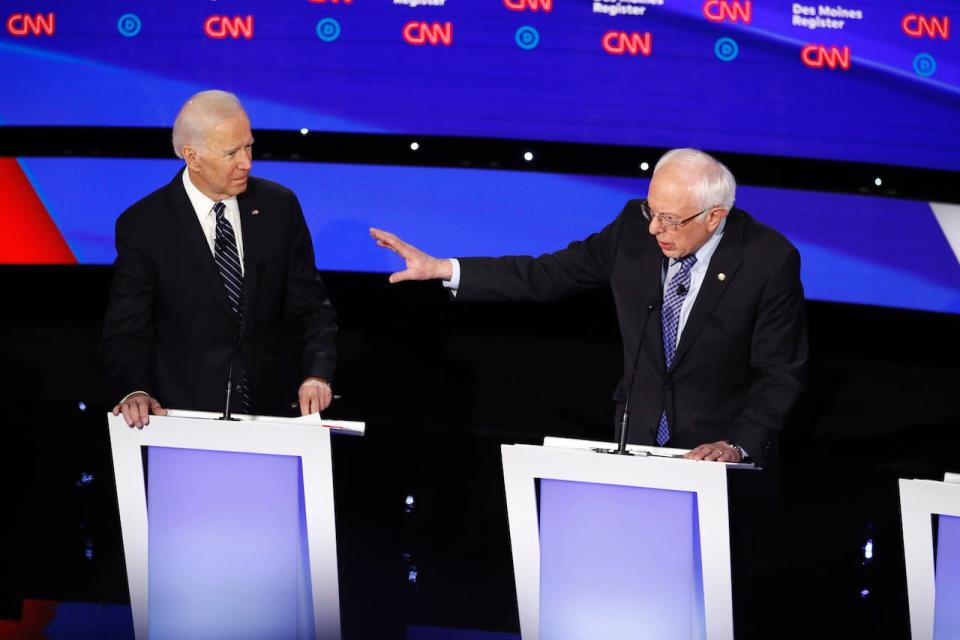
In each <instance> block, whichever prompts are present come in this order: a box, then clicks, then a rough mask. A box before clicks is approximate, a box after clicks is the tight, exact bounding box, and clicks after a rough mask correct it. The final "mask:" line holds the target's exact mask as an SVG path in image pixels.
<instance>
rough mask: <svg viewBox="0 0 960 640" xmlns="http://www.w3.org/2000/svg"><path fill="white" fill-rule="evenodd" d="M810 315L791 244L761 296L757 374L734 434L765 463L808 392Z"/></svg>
mask: <svg viewBox="0 0 960 640" xmlns="http://www.w3.org/2000/svg"><path fill="white" fill-rule="evenodd" d="M804 315H805V314H804V297H803V285H802V284H801V282H800V254H799V253H798V252H797V250H796V249H795V248H793V247H791V248H790V251H789V252H788V253H787V254H786V256H785V257H784V258H783V260H782V261H781V263H780V264H779V265H778V266H777V267H776V268H775V269H774V270H773V271H772V273H771V276H770V279H769V280H768V281H767V285H766V287H765V288H764V292H763V295H762V296H761V299H760V303H759V306H758V310H757V315H756V322H755V324H754V328H753V337H752V340H751V346H750V366H751V368H752V371H753V375H752V380H751V383H750V388H749V391H748V393H747V401H746V404H745V406H744V408H743V410H742V411H741V413H740V415H739V416H738V417H737V419H736V420H735V421H734V425H733V433H732V436H731V437H732V439H733V441H734V442H736V443H737V444H739V445H741V446H742V447H743V448H744V449H746V450H747V452H748V453H749V454H750V455H751V457H753V458H754V459H755V460H756V461H757V462H758V463H760V464H761V465H762V464H764V460H765V458H766V456H767V454H768V453H769V452H770V449H771V447H772V446H773V442H774V441H775V440H776V438H777V437H778V435H779V432H780V431H781V430H782V429H783V425H784V423H785V422H786V420H787V417H788V415H789V413H790V411H791V410H792V409H793V407H794V405H795V404H796V403H797V400H798V399H799V398H800V394H801V393H802V392H803V388H804V384H805V377H806V368H807V331H806V320H805V317H804Z"/></svg>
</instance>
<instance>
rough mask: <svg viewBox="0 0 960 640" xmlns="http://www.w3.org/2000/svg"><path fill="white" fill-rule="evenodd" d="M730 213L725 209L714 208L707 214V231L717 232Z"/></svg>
mask: <svg viewBox="0 0 960 640" xmlns="http://www.w3.org/2000/svg"><path fill="white" fill-rule="evenodd" d="M728 213H730V212H729V211H727V210H726V209H724V208H723V207H714V208H713V209H711V210H710V211H709V212H707V229H709V230H710V233H713V232H714V231H716V230H717V227H719V226H720V221H721V220H723V219H724V218H726V217H727V214H728Z"/></svg>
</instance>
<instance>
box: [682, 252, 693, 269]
mask: <svg viewBox="0 0 960 640" xmlns="http://www.w3.org/2000/svg"><path fill="white" fill-rule="evenodd" d="M679 262H680V270H681V271H689V270H690V269H691V268H693V265H694V264H696V262H697V256H696V254H694V253H689V254H687V255H685V256H683V257H682V258H680V260H679Z"/></svg>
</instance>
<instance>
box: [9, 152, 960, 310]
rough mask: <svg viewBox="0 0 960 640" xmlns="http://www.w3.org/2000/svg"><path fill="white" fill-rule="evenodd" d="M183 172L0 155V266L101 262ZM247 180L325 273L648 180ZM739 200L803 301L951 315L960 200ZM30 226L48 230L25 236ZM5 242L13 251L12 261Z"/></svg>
mask: <svg viewBox="0 0 960 640" xmlns="http://www.w3.org/2000/svg"><path fill="white" fill-rule="evenodd" d="M180 166H181V162H180V161H177V160H143V159H141V160H128V159H124V160H119V159H91V158H21V159H19V160H14V159H9V158H8V159H0V179H2V180H4V181H7V182H9V183H11V184H21V185H24V187H23V188H24V189H27V190H28V191H29V192H28V193H23V194H17V196H16V197H17V198H19V199H22V200H26V201H33V202H34V203H36V206H35V207H34V208H32V209H30V210H29V212H28V213H24V214H22V215H19V218H18V219H20V220H21V221H22V224H21V225H20V226H16V225H9V224H8V226H7V228H6V229H5V233H4V234H2V235H0V238H2V239H0V263H3V262H40V263H44V262H73V261H76V262H79V263H83V264H109V263H111V262H112V261H113V259H114V257H115V253H114V247H113V226H114V221H115V219H116V217H117V216H118V215H119V214H120V213H121V212H122V211H123V210H124V209H125V208H127V207H128V206H129V205H130V204H132V203H133V202H135V201H136V200H138V199H140V198H142V197H143V196H144V195H146V194H148V193H150V192H152V191H154V190H155V189H157V188H159V187H161V186H163V185H164V184H166V183H168V182H169V181H170V180H171V179H173V178H174V176H175V175H176V173H177V171H178V170H179V168H180ZM10 172H15V173H19V176H20V177H21V178H22V180H20V181H17V180H14V179H13V178H10V177H9V176H8V175H7V174H8V173H10ZM254 174H255V175H259V176H260V177H263V178H269V179H271V180H275V181H277V182H280V183H281V184H284V185H286V186H288V187H290V188H291V189H293V190H294V191H295V192H296V193H297V195H298V196H299V198H300V201H301V203H302V205H303V208H304V212H305V215H306V217H307V222H308V223H309V225H310V229H311V232H312V234H313V240H314V245H315V248H316V256H317V266H318V267H319V268H320V269H323V270H335V271H372V272H388V271H394V270H398V269H400V268H402V267H401V263H400V261H399V258H397V257H396V256H395V255H394V254H393V253H391V252H389V251H385V250H383V249H379V248H377V247H376V246H375V245H374V243H373V241H372V240H371V239H370V238H369V236H368V234H367V229H368V227H370V226H376V227H381V228H385V229H388V230H391V231H394V232H396V233H397V234H399V235H400V236H401V237H404V238H405V239H407V240H409V241H410V242H412V243H414V244H417V245H419V246H420V247H422V248H423V249H424V250H426V251H428V252H431V253H433V254H435V255H459V256H469V255H503V254H514V253H525V254H535V255H536V254H539V253H543V252H546V251H551V250H555V249H558V248H561V247H564V246H566V245H567V243H569V242H570V241H571V240H575V239H579V238H583V237H585V236H587V235H589V234H590V233H592V232H594V231H596V230H598V229H600V228H601V227H603V225H605V224H607V223H608V222H610V221H611V220H612V219H613V218H614V217H615V216H616V215H617V213H619V211H620V209H621V208H622V207H623V205H624V203H625V202H626V201H627V200H629V199H631V198H636V197H643V196H645V195H646V191H647V185H648V180H645V179H634V178H611V177H596V176H578V175H568V174H550V173H535V172H528V171H494V170H481V169H450V168H429V167H396V166H376V165H362V166H360V165H347V164H319V163H303V162H301V163H298V162H274V161H262V162H257V163H256V164H255V165H254ZM14 178H16V176H14ZM8 195H9V194H8ZM9 197H11V198H13V197H14V196H13V195H9ZM737 204H738V205H739V206H740V207H742V208H743V209H746V210H747V211H749V212H751V213H752V214H753V215H755V216H756V217H757V218H759V219H760V220H761V221H763V222H765V223H767V224H769V225H771V226H773V227H774V228H776V229H779V230H780V231H782V232H783V233H784V234H786V235H787V237H789V238H790V239H791V240H792V241H793V243H794V244H796V245H797V247H798V248H799V250H800V254H801V256H802V262H803V271H802V276H803V282H804V287H805V289H806V293H807V297H808V298H811V299H814V300H826V301H832V302H848V303H856V304H870V305H879V306H888V307H902V308H908V309H919V310H927V311H940V312H949V313H960V261H958V255H960V253H958V252H960V206H957V205H942V204H935V203H928V202H919V201H912V200H891V199H886V198H879V197H874V196H852V195H838V194H827V193H817V192H812V191H796V190H788V189H773V188H760V187H747V186H743V187H740V188H739V189H738V193H737ZM31 216H32V217H31ZM28 223H29V224H28ZM35 228H41V229H45V230H47V231H48V233H46V234H44V235H37V234H34V233H33V230H34V229H35ZM51 229H52V230H53V232H52V233H50V232H49V230H51ZM31 234H33V235H31ZM5 247H17V249H16V251H17V252H18V253H17V254H16V255H17V257H18V259H12V258H11V257H10V255H9V254H5V253H4V251H5ZM31 247H34V248H36V255H37V256H38V257H37V258H35V259H31V257H30V255H28V254H30V253H31V251H30V249H31ZM58 250H59V251H60V253H57V251H58ZM51 254H52V255H54V256H62V257H63V259H62V260H57V259H50V258H49V257H47V256H49V255H51ZM25 255H26V258H24V256H25Z"/></svg>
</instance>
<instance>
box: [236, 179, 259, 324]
mask: <svg viewBox="0 0 960 640" xmlns="http://www.w3.org/2000/svg"><path fill="white" fill-rule="evenodd" d="M248 185H249V186H248V187H247V190H246V191H244V192H243V193H241V194H240V195H238V196H237V206H238V207H239V208H240V234H241V236H242V237H243V264H244V268H243V271H244V273H243V296H244V306H245V307H246V310H250V309H252V308H253V307H254V306H255V305H256V296H257V294H258V291H257V284H258V281H259V278H258V276H257V274H256V273H255V271H256V269H257V268H258V267H257V265H259V264H260V263H261V257H262V253H263V251H262V250H263V246H262V241H263V233H261V232H260V231H259V229H258V227H259V225H260V221H261V218H260V210H259V209H258V208H257V207H258V206H259V205H258V204H257V197H256V186H255V183H254V181H253V178H251V179H250V180H249V182H248ZM254 211H256V213H254ZM246 316H247V313H246V311H244V317H245V318H246Z"/></svg>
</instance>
